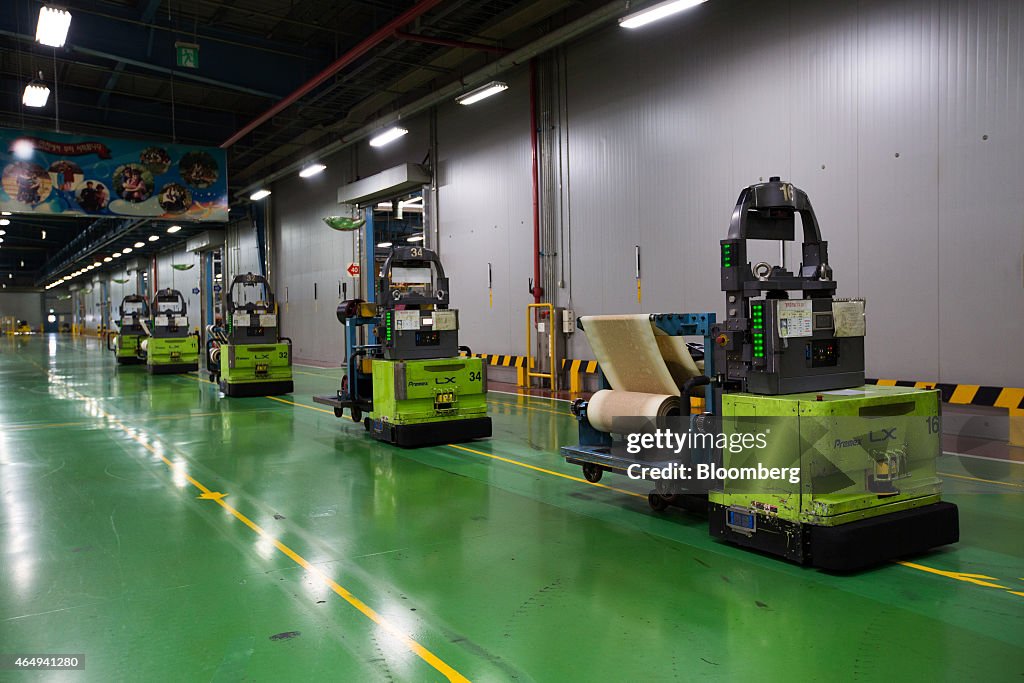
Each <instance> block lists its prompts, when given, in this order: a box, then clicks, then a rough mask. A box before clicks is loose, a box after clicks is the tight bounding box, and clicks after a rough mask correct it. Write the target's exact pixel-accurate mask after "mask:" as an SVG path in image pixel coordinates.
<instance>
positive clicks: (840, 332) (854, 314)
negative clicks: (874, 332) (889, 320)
mask: <svg viewBox="0 0 1024 683" xmlns="http://www.w3.org/2000/svg"><path fill="white" fill-rule="evenodd" d="M832 318H833V319H834V320H835V325H836V336H837V337H863V336H864V331H865V325H864V300H863V299H855V300H853V301H833V302H832Z"/></svg>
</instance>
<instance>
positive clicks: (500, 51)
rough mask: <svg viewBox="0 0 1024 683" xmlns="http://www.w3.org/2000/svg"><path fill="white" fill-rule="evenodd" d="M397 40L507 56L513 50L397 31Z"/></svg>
mask: <svg viewBox="0 0 1024 683" xmlns="http://www.w3.org/2000/svg"><path fill="white" fill-rule="evenodd" d="M395 38H398V39H399V40H408V41H411V42H415V43H427V44H428V45H443V46H444V47H455V48H465V49H467V50H479V51H480V52H491V53H494V54H497V55H507V54H508V53H509V52H511V50H509V49H508V48H505V47H498V46H497V45H485V44H484V43H470V42H468V41H465V40H452V39H451V38H437V37H435V36H425V35H422V34H419V33H406V32H405V31H395Z"/></svg>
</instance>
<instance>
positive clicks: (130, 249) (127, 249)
mask: <svg viewBox="0 0 1024 683" xmlns="http://www.w3.org/2000/svg"><path fill="white" fill-rule="evenodd" d="M121 253H122V254H130V253H132V248H131V247H125V248H124V249H122V250H121Z"/></svg>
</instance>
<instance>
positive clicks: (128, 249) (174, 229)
mask: <svg viewBox="0 0 1024 683" xmlns="http://www.w3.org/2000/svg"><path fill="white" fill-rule="evenodd" d="M178 230H181V226H180V225H172V226H171V227H169V228H167V232H169V233H171V234H173V233H176V232H178ZM159 239H160V235H150V236H149V241H150V242H156V241H157V240H159ZM0 241H2V240H0ZM144 246H146V243H145V242H136V243H135V245H134V249H133V248H132V247H125V248H124V249H122V250H121V251H115V252H114V253H113V254H111V255H110V256H104V257H103V260H102V262H100V261H95V262H93V263H92V264H90V265H88V266H82V267H81V268H79V269H78V270H76V271H75V272H73V273H71V274H69V275H65V276H64V277H62V278H60V279H59V280H54V281H53V282H51V283H50V284H48V285H46V289H53V288H54V287H59V286H60V285H62V284H64V283H65V282H70V281H71V280H74V279H75V278H76V277H78V276H79V275H84V274H85V273H88V272H89V271H90V270H94V269H96V268H99V267H100V266H102V265H103V264H104V263H110V262H112V261H113V260H114V259H116V258H121V257H122V256H127V255H128V254H130V253H132V251H134V250H135V249H139V248H141V247H144Z"/></svg>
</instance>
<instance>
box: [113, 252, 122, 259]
mask: <svg viewBox="0 0 1024 683" xmlns="http://www.w3.org/2000/svg"><path fill="white" fill-rule="evenodd" d="M111 256H113V257H114V258H121V252H119V251H115V252H114V253H113V254H111Z"/></svg>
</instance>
